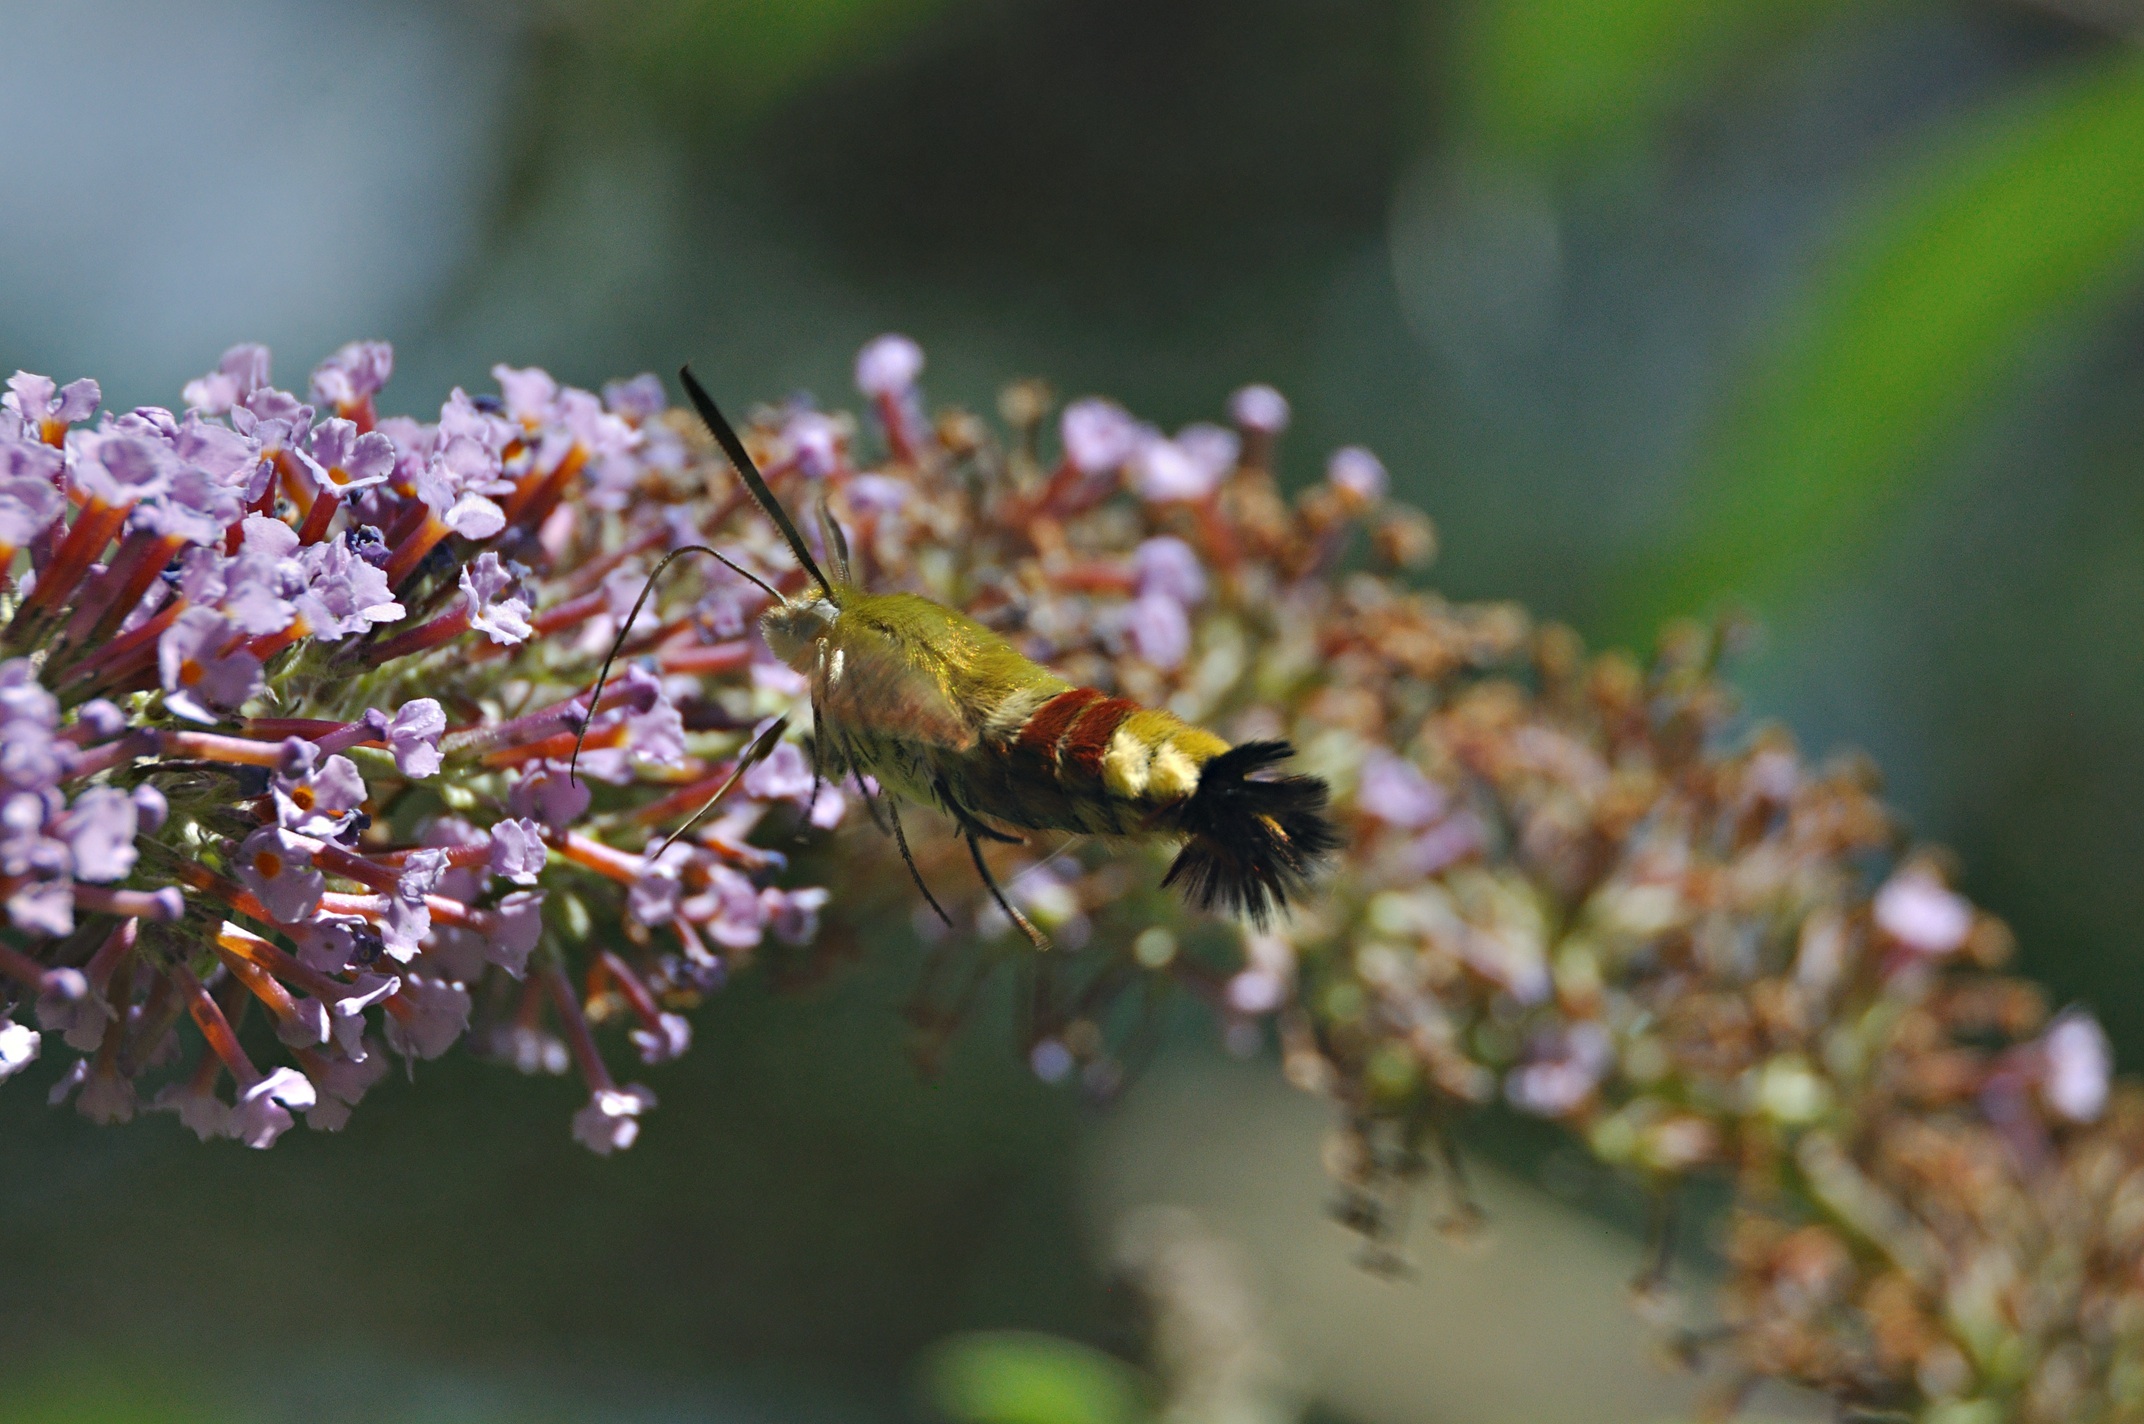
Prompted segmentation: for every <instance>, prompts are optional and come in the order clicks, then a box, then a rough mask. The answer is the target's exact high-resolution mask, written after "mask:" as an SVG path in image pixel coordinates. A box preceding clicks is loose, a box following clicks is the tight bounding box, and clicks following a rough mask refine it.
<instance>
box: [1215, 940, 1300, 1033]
mask: <svg viewBox="0 0 2144 1424" xmlns="http://www.w3.org/2000/svg"><path fill="white" fill-rule="evenodd" d="M1243 957H1244V960H1245V964H1244V967H1243V968H1242V969H1241V970H1239V971H1237V973H1236V974H1235V976H1234V977H1233V978H1231V979H1230V980H1229V981H1228V1006H1229V1007H1230V1008H1232V1009H1234V1010H1235V1011H1236V1012H1237V1013H1239V1014H1270V1013H1272V1012H1273V1011H1274V1010H1275V1009H1277V1008H1279V1007H1280V1006H1281V1005H1282V1004H1283V1003H1285V1002H1287V999H1288V991H1289V990H1290V989H1291V988H1293V987H1294V985H1295V965H1296V955H1295V946H1294V945H1292V944H1290V943H1289V942H1288V941H1287V940H1285V939H1282V938H1281V937H1280V936H1279V935H1273V934H1256V933H1253V934H1246V935H1245V936H1244V937H1243Z"/></svg>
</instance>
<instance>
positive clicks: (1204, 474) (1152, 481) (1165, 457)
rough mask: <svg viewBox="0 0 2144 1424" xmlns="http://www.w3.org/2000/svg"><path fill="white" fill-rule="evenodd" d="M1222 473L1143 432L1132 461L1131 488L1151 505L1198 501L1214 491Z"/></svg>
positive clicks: (1155, 434) (1172, 443)
mask: <svg viewBox="0 0 2144 1424" xmlns="http://www.w3.org/2000/svg"><path fill="white" fill-rule="evenodd" d="M1221 474H1222V472H1221V471H1219V470H1217V469H1215V468H1214V467H1213V466H1212V465H1211V464H1210V463H1208V462H1207V461H1205V460H1201V459H1199V458H1197V457H1196V456H1195V455H1194V454H1193V453H1192V452H1191V451H1190V450H1188V449H1186V448H1185V447H1184V446H1183V445H1181V444H1179V443H1178V442H1176V441H1174V440H1171V439H1169V438H1168V437H1167V436H1165V435H1162V434H1160V433H1158V432H1153V431H1149V432H1146V433H1145V434H1144V435H1143V436H1142V437H1141V439H1140V441H1139V448H1138V449H1137V450H1136V451H1134V452H1133V454H1132V458H1131V476H1132V487H1133V488H1134V489H1136V490H1137V491H1138V492H1139V497H1140V498H1141V499H1144V500H1146V501H1147V502H1148V503H1150V504H1173V503H1180V502H1188V501H1197V500H1202V499H1204V498H1206V497H1207V496H1208V495H1210V494H1212V493H1213V492H1214V489H1215V488H1216V487H1217V486H1218V485H1219V484H1220V482H1221Z"/></svg>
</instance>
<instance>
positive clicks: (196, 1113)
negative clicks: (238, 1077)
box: [149, 1082, 231, 1142]
mask: <svg viewBox="0 0 2144 1424" xmlns="http://www.w3.org/2000/svg"><path fill="white" fill-rule="evenodd" d="M149 1111H151V1112H168V1113H177V1114H178V1115H179V1123H180V1125H181V1126H183V1127H185V1128H187V1129H188V1130H189V1131H191V1132H192V1133H193V1135H194V1136H196V1137H198V1138H200V1139H201V1140H202V1141H203V1142H213V1141H215V1140H217V1139H218V1138H223V1137H229V1136H230V1135H231V1107H230V1104H228V1103H226V1102H224V1101H223V1099H221V1098H219V1097H217V1096H216V1095H215V1093H213V1092H209V1091H205V1090H203V1089H200V1088H197V1087H195V1086H194V1085H193V1084H192V1083H191V1082H179V1083H166V1084H165V1085H164V1086H163V1087H162V1088H160V1089H158V1090H157V1094H156V1096H155V1097H154V1098H152V1099H151V1100H150V1102H149Z"/></svg>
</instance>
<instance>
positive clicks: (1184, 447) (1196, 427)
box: [1176, 420, 1243, 484]
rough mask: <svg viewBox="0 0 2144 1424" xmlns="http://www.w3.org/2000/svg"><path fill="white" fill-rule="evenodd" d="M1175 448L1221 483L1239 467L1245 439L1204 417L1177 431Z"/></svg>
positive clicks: (1212, 479) (1216, 482)
mask: <svg viewBox="0 0 2144 1424" xmlns="http://www.w3.org/2000/svg"><path fill="white" fill-rule="evenodd" d="M1176 448H1177V449H1179V450H1181V451H1183V452H1184V454H1185V455H1186V456H1188V457H1189V458H1190V460H1191V463H1192V464H1194V465H1197V466H1198V467H1199V469H1200V470H1201V471H1202V472H1204V474H1205V475H1206V477H1207V478H1208V479H1209V480H1211V481H1213V482H1214V483H1215V484H1219V483H1220V482H1221V481H1222V479H1224V478H1225V477H1226V476H1227V475H1228V473H1229V472H1230V471H1231V470H1233V469H1235V468H1236V462H1237V460H1238V459H1240V458H1241V457H1242V454H1243V440H1242V437H1240V436H1239V435H1237V434H1236V432H1235V431H1233V430H1227V429H1224V428H1222V427H1221V426H1218V425H1215V424H1213V423H1212V422H1210V421H1204V420H1202V421H1198V422H1196V423H1194V424H1191V425H1187V426H1185V427H1184V428H1183V429H1182V430H1179V431H1177V432H1176Z"/></svg>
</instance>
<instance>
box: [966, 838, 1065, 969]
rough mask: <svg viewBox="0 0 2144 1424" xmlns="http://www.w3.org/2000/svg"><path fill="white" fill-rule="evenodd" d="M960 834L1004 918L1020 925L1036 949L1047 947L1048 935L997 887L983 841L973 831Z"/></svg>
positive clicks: (1048, 944)
mask: <svg viewBox="0 0 2144 1424" xmlns="http://www.w3.org/2000/svg"><path fill="white" fill-rule="evenodd" d="M962 834H963V835H964V836H965V837H966V839H967V842H968V856H969V858H970V859H971V860H973V861H974V862H975V873H976V874H977V875H980V876H982V877H983V888H985V889H986V890H988V891H989V892H990V898H991V899H993V900H995V901H997V902H998V908H999V909H1001V910H1003V911H1004V912H1005V918H1006V919H1008V920H1011V921H1012V922H1013V923H1014V924H1016V925H1018V926H1019V927H1020V933H1022V934H1024V935H1026V936H1027V942H1028V943H1029V944H1032V945H1033V946H1034V947H1035V948H1037V949H1048V948H1049V947H1050V937H1049V936H1048V935H1046V934H1044V933H1043V932H1042V931H1041V930H1038V929H1036V928H1035V926H1034V922H1033V921H1031V920H1029V919H1028V917H1027V916H1025V915H1023V914H1021V913H1020V912H1019V910H1017V909H1016V908H1014V906H1013V903H1012V901H1010V900H1008V899H1006V898H1005V892H1004V891H1003V890H1000V889H999V888H998V882H997V877H996V876H994V875H992V874H991V873H990V862H988V861H986V860H984V859H983V843H982V842H981V841H979V840H977V839H976V838H975V831H974V830H972V829H966V828H963V832H962Z"/></svg>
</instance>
